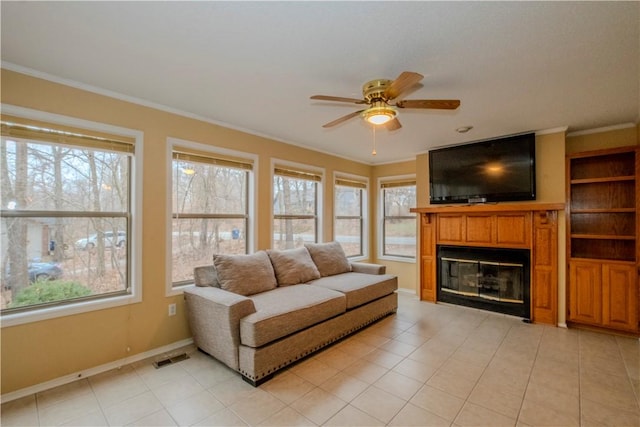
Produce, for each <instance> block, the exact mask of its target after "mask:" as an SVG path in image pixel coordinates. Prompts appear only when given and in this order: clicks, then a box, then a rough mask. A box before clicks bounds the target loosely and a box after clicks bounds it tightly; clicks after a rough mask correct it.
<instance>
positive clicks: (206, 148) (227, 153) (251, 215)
mask: <svg viewBox="0 0 640 427" xmlns="http://www.w3.org/2000/svg"><path fill="white" fill-rule="evenodd" d="M166 146H167V152H166V161H167V163H166V164H167V171H168V173H167V187H166V188H167V226H166V250H167V252H166V272H167V274H166V283H165V296H174V295H182V293H183V292H184V290H185V289H187V288H189V287H190V286H195V282H191V283H188V282H182V283H181V284H178V285H174V282H173V273H172V269H173V262H172V257H173V245H172V242H173V240H172V232H173V225H172V223H173V219H174V218H173V216H174V212H173V200H172V199H173V173H171V171H172V170H173V153H174V152H175V151H176V148H177V147H179V148H182V149H185V150H190V151H193V152H194V153H198V154H199V155H202V156H205V157H206V156H210V158H212V159H215V158H223V159H224V158H233V159H239V161H246V162H247V163H252V165H253V167H252V169H251V170H250V171H248V172H249V174H248V178H247V189H246V190H247V194H246V198H247V200H246V204H247V212H246V227H247V233H246V234H247V237H246V251H247V253H252V252H253V251H254V249H255V242H256V233H255V231H256V226H255V222H256V219H255V206H256V192H255V188H256V180H257V176H258V170H257V169H258V156H257V155H255V154H251V153H246V152H241V151H236V150H231V149H227V148H223V147H218V146H213V145H208V144H204V143H200V142H195V141H189V140H185V139H180V138H173V137H169V138H167V145H166ZM206 217H207V218H220V215H219V214H210V215H206ZM226 217H227V216H225V218H226ZM203 218H204V217H203ZM212 262H213V260H212Z"/></svg>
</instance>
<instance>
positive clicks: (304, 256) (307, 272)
mask: <svg viewBox="0 0 640 427" xmlns="http://www.w3.org/2000/svg"><path fill="white" fill-rule="evenodd" d="M267 254H269V258H270V259H271V264H272V265H273V269H274V271H275V272H276V279H278V286H290V285H297V284H299V283H305V282H309V281H311V280H314V279H319V278H320V272H319V271H318V269H317V268H316V265H315V264H314V263H313V260H312V259H311V256H310V255H309V251H307V249H306V248H297V249H287V250H282V251H279V250H274V249H270V250H268V251H267Z"/></svg>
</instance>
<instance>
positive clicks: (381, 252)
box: [378, 175, 418, 263]
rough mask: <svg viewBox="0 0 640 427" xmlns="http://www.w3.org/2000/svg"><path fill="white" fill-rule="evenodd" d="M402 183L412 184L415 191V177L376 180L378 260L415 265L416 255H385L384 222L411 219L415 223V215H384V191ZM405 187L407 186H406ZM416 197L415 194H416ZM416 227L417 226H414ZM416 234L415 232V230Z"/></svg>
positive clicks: (405, 176)
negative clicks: (389, 186) (393, 219)
mask: <svg viewBox="0 0 640 427" xmlns="http://www.w3.org/2000/svg"><path fill="white" fill-rule="evenodd" d="M404 182H412V183H413V186H414V187H416V191H417V181H416V176H415V175H401V176H393V177H384V178H379V179H378V200H379V203H378V213H379V218H380V221H379V226H378V259H384V260H390V261H399V262H408V263H415V262H416V254H415V253H414V255H413V256H402V255H396V254H385V246H386V233H385V225H386V220H387V219H391V218H397V219H413V220H414V221H415V219H416V214H415V213H413V214H411V215H399V216H395V215H392V216H386V215H385V189H386V187H385V186H387V185H389V184H392V185H393V184H399V183H404ZM406 186H407V187H408V186H409V185H406ZM416 197H417V194H416ZM416 227H417V226H416ZM416 233H417V230H416ZM417 250H418V238H417V235H416V251H417Z"/></svg>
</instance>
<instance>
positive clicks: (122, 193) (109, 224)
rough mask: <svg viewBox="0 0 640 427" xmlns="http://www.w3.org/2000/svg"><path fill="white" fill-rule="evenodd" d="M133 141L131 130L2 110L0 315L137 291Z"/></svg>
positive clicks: (0, 145)
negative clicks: (121, 132) (107, 130)
mask: <svg viewBox="0 0 640 427" xmlns="http://www.w3.org/2000/svg"><path fill="white" fill-rule="evenodd" d="M70 120H72V119H70ZM135 149H136V145H135V139H134V138H130V137H122V136H116V135H106V134H103V133H98V132H93V131H89V130H86V129H76V128H69V127H64V126H61V125H52V124H48V123H41V122H34V121H31V120H26V119H20V118H14V117H9V116H3V118H2V137H1V142H0V159H1V164H0V191H1V197H0V200H2V206H1V209H0V248H1V250H0V267H1V268H0V288H1V289H0V292H1V295H2V299H1V310H2V314H3V316H4V315H11V314H17V313H25V312H34V311H35V310H36V309H41V308H52V307H54V308H60V307H61V306H67V307H68V306H69V305H71V304H73V303H80V302H88V301H94V302H95V301H96V300H99V299H103V300H104V299H107V298H108V297H119V296H131V295H132V294H133V293H134V292H133V290H134V286H133V282H134V280H133V277H135V275H134V274H133V270H134V269H133V268H132V259H134V257H133V256H132V247H133V244H132V243H131V239H130V236H132V235H133V230H134V229H137V228H136V227H135V226H134V222H133V214H134V212H135V209H134V206H135V204H134V203H133V199H134V198H133V194H134V192H135V190H134V189H135V185H134V182H133V179H132V177H133V176H134V172H133V171H134V167H135V164H134V152H135ZM92 306H93V307H96V305H95V304H93V305H92ZM96 308H103V307H96ZM79 311H86V310H84V309H83V310H79ZM75 312H78V311H75ZM47 316H49V315H47ZM49 317H51V316H49ZM3 320H4V319H3Z"/></svg>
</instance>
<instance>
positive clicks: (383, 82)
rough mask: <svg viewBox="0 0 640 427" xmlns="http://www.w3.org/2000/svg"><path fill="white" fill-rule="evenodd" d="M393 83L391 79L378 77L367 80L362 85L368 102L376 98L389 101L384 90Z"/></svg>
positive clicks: (363, 94)
mask: <svg viewBox="0 0 640 427" xmlns="http://www.w3.org/2000/svg"><path fill="white" fill-rule="evenodd" d="M390 84H391V80H387V79H376V80H371V81H368V82H366V83H365V84H364V85H363V86H362V96H363V97H364V99H366V100H367V103H371V102H373V101H376V100H380V99H382V100H384V101H387V98H386V96H385V95H384V91H385V90H386V89H387V87H389V85H390Z"/></svg>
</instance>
